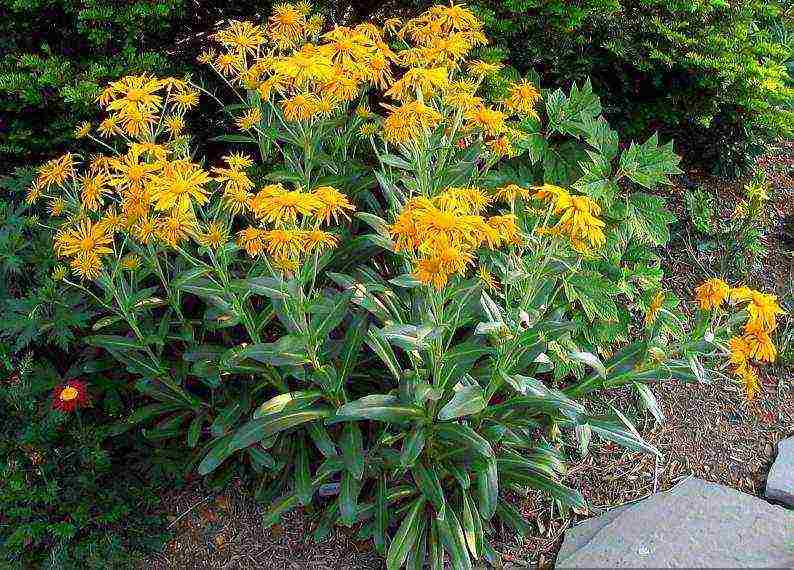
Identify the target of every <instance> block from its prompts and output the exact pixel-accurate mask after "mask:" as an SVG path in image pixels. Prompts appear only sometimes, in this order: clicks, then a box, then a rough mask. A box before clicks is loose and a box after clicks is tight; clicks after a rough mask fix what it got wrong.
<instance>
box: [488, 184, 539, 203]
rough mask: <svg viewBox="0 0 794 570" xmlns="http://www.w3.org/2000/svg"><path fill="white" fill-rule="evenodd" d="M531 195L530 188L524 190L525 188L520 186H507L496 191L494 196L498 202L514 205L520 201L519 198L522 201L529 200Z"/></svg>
mask: <svg viewBox="0 0 794 570" xmlns="http://www.w3.org/2000/svg"><path fill="white" fill-rule="evenodd" d="M530 195H531V193H530V190H529V189H528V188H524V187H523V186H519V185H518V184H512V183H511V184H507V185H506V186H501V187H500V188H497V189H496V190H494V196H495V197H496V199H497V200H501V201H502V202H506V203H507V204H512V203H514V202H515V201H516V199H518V198H519V197H520V198H521V199H522V200H528V199H529V197H530Z"/></svg>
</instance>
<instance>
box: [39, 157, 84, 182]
mask: <svg viewBox="0 0 794 570" xmlns="http://www.w3.org/2000/svg"><path fill="white" fill-rule="evenodd" d="M74 175H75V163H74V155H72V154H71V153H66V154H64V155H63V156H61V157H58V158H53V159H52V160H49V161H47V162H45V163H44V164H42V165H41V166H40V167H39V170H38V176H37V177H36V184H37V185H38V186H40V187H42V188H49V187H50V186H52V185H53V184H55V185H57V186H60V185H61V184H63V183H64V182H66V181H67V180H69V179H70V178H72V177H74Z"/></svg>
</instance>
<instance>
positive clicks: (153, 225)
mask: <svg viewBox="0 0 794 570" xmlns="http://www.w3.org/2000/svg"><path fill="white" fill-rule="evenodd" d="M158 223H159V220H158V219H157V218H153V217H149V216H142V217H140V218H137V219H136V220H135V223H134V224H133V225H132V229H131V232H130V233H131V234H132V238H133V239H134V240H135V241H137V242H138V243H141V244H143V245H147V244H150V243H152V241H153V240H154V238H155V236H156V235H157V230H158Z"/></svg>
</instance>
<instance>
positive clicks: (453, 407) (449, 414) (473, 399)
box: [438, 386, 485, 421]
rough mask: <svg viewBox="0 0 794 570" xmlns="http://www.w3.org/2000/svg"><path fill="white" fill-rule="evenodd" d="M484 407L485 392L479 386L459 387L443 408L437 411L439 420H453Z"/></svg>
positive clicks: (479, 410) (474, 412)
mask: <svg viewBox="0 0 794 570" xmlns="http://www.w3.org/2000/svg"><path fill="white" fill-rule="evenodd" d="M484 409H485V394H484V393H483V391H482V388H480V387H479V386H465V387H464V388H461V389H460V390H458V391H457V392H455V395H454V396H452V399H451V400H450V401H449V402H447V403H446V404H445V405H444V407H443V408H441V409H440V410H439V411H438V419H439V420H441V421H447V420H453V419H455V418H461V417H464V416H470V415H472V414H476V413H478V412H481V411H482V410H484Z"/></svg>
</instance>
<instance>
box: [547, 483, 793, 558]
mask: <svg viewBox="0 0 794 570" xmlns="http://www.w3.org/2000/svg"><path fill="white" fill-rule="evenodd" d="M602 516H603V515H602ZM594 526H597V525H595V524H594ZM557 567H558V568H678V567H687V568H792V567H794V514H793V513H790V512H788V511H787V510H785V509H783V508H781V507H777V506H775V505H771V504H769V503H767V502H766V501H763V500H761V499H758V498H757V497H753V496H751V495H747V494H745V493H740V492H739V491H736V490H734V489H730V488H728V487H723V486H722V485H717V484H714V483H709V482H707V481H702V480H700V479H690V480H688V481H686V482H685V483H682V484H681V485H679V486H678V487H676V488H675V489H673V490H672V491H670V492H667V493H659V494H657V495H654V496H653V497H650V498H648V499H646V500H644V501H642V502H640V503H637V504H634V505H631V506H630V507H628V508H627V509H625V510H624V511H623V512H621V513H619V514H618V516H616V517H613V518H612V520H611V521H609V522H606V524H604V525H603V526H601V527H600V528H599V529H598V530H596V533H595V535H594V536H592V537H591V538H590V540H589V541H587V542H586V543H584V544H583V546H581V547H580V548H579V549H578V550H574V551H573V553H572V554H571V555H570V556H565V557H563V556H560V557H558V559H557Z"/></svg>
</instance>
